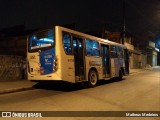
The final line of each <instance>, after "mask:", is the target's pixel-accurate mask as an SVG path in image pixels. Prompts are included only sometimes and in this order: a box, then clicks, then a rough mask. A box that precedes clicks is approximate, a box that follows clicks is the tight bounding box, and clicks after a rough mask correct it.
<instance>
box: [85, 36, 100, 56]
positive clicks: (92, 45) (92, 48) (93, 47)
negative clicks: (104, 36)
mask: <svg viewBox="0 0 160 120" xmlns="http://www.w3.org/2000/svg"><path fill="white" fill-rule="evenodd" d="M86 55H88V56H99V44H98V42H96V41H94V40H89V39H86Z"/></svg>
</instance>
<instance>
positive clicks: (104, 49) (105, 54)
mask: <svg viewBox="0 0 160 120" xmlns="http://www.w3.org/2000/svg"><path fill="white" fill-rule="evenodd" d="M101 53H102V63H103V76H104V78H107V77H110V76H109V74H110V64H109V46H107V45H101Z"/></svg>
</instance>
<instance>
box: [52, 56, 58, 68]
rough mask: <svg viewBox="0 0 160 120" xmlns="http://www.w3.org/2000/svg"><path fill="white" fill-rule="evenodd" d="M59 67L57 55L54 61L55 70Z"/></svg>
mask: <svg viewBox="0 0 160 120" xmlns="http://www.w3.org/2000/svg"><path fill="white" fill-rule="evenodd" d="M57 69H58V59H57V57H55V58H54V63H53V70H54V71H56V70H57Z"/></svg>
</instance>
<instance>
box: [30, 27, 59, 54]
mask: <svg viewBox="0 0 160 120" xmlns="http://www.w3.org/2000/svg"><path fill="white" fill-rule="evenodd" d="M48 30H53V33H54V36H53V41H54V44H53V45H51V46H48V47H41V48H36V49H31V46H30V43H31V41H30V36H32V35H35V34H37V33H40V32H46V31H48ZM27 45H28V52H29V53H33V52H39V51H46V50H49V49H52V48H55V46H56V31H55V28H49V29H45V30H40V31H36V32H34V33H32V34H30V35H29V36H28V38H27Z"/></svg>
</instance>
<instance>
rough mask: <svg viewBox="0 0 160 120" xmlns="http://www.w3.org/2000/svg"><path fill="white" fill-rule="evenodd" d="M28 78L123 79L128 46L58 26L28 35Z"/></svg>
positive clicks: (92, 83) (127, 65)
mask: <svg viewBox="0 0 160 120" xmlns="http://www.w3.org/2000/svg"><path fill="white" fill-rule="evenodd" d="M27 59H28V80H33V81H46V80H52V81H53V80H55V81H67V82H71V83H77V82H86V83H88V85H89V86H90V87H93V86H95V85H96V84H97V81H98V80H110V79H111V78H114V77H119V79H122V77H123V75H126V74H128V73H129V56H128V50H127V48H126V47H125V46H124V45H122V44H118V43H115V42H111V41H109V40H105V39H102V38H98V37H94V36H91V35H88V34H84V33H81V32H78V31H75V30H71V29H68V28H64V27H60V26H55V27H53V28H52V29H47V30H43V31H38V32H35V33H33V34H31V35H29V37H28V50H27Z"/></svg>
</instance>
